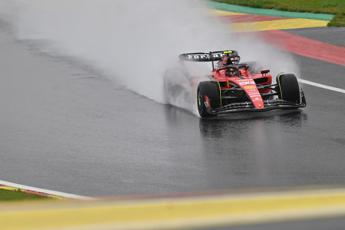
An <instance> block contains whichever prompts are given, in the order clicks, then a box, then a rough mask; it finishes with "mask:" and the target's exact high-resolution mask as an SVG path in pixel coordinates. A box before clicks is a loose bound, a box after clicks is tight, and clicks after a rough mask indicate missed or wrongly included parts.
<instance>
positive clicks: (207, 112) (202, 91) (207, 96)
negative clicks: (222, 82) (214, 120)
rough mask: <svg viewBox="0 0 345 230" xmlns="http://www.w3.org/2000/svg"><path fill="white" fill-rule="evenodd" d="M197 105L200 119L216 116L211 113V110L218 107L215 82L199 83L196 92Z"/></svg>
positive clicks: (218, 97)
mask: <svg viewBox="0 0 345 230" xmlns="http://www.w3.org/2000/svg"><path fill="white" fill-rule="evenodd" d="M205 102H206V103H205ZM207 104H208V107H207V106H206V105H207ZM197 105H198V111H199V114H200V116H201V117H202V118H205V117H213V116H215V115H216V114H215V113H212V110H213V109H216V108H218V107H219V106H220V91H219V87H218V83H217V82H212V81H205V82H200V84H199V86H198V91H197Z"/></svg>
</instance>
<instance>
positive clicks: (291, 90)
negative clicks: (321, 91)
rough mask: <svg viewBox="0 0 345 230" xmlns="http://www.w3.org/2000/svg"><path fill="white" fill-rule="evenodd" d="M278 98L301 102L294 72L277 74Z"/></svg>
mask: <svg viewBox="0 0 345 230" xmlns="http://www.w3.org/2000/svg"><path fill="white" fill-rule="evenodd" d="M277 83H278V87H279V94H278V95H279V98H280V99H282V100H285V101H288V102H292V103H296V104H301V93H300V87H299V84H298V80H297V77H296V76H295V75H294V74H281V75H278V76H277Z"/></svg>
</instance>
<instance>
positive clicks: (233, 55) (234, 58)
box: [221, 51, 241, 66]
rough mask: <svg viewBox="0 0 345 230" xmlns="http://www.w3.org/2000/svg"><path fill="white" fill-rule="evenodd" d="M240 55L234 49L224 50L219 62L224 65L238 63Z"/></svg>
mask: <svg viewBox="0 0 345 230" xmlns="http://www.w3.org/2000/svg"><path fill="white" fill-rule="evenodd" d="M240 59H241V58H240V56H239V55H238V54H237V52H235V51H224V52H223V57H222V59H221V63H222V65H223V66H226V65H231V64H232V65H238V64H239V63H240Z"/></svg>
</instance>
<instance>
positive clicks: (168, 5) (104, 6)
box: [0, 0, 298, 111]
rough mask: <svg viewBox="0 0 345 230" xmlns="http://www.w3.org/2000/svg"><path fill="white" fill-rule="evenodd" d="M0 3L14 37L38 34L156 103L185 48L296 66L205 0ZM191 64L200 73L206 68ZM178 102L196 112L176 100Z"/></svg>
mask: <svg viewBox="0 0 345 230" xmlns="http://www.w3.org/2000/svg"><path fill="white" fill-rule="evenodd" d="M0 8H1V10H0V14H1V16H2V17H3V18H5V19H7V21H9V22H10V24H11V25H12V26H13V31H14V32H15V36H16V37H17V38H18V39H21V40H27V39H30V40H39V41H42V40H43V41H45V42H44V44H45V45H47V44H49V50H47V49H46V46H45V50H44V51H45V52H50V53H52V54H53V55H68V56H72V57H74V58H77V59H78V58H80V60H82V62H84V63H85V64H87V65H90V66H92V67H94V68H95V69H98V70H100V71H102V73H105V74H106V76H108V77H109V78H110V79H112V80H114V82H115V83H116V84H121V85H123V86H124V87H126V88H128V89H129V90H131V91H134V92H136V93H138V94H140V95H143V96H145V97H148V98H150V99H153V100H155V101H157V102H164V93H163V75H164V73H165V71H166V70H167V69H168V68H172V67H174V66H176V63H177V61H178V55H179V54H180V53H183V52H200V51H201V52H207V51H211V50H222V49H235V50H238V51H239V53H240V55H241V57H242V60H243V61H253V60H255V61H258V62H259V64H261V65H262V66H267V67H268V68H271V70H272V72H273V73H274V74H276V73H278V72H284V71H288V72H298V69H297V67H296V65H295V63H294V62H293V60H292V58H291V57H290V56H288V55H287V54H285V53H282V52H280V51H278V50H276V49H275V48H273V47H271V46H270V45H268V44H265V43H264V42H263V41H262V40H260V39H258V38H257V37H256V36H255V35H254V34H252V33H245V34H242V35H238V34H235V33H232V32H231V31H230V27H229V26H228V25H226V24H223V23H222V22H221V21H220V20H219V18H218V17H217V16H215V15H213V14H212V12H211V10H210V9H209V8H208V7H207V2H206V1H200V0H142V1H138V0H97V1H94V0H30V1H27V0H0ZM9 12H11V13H9ZM196 69H197V71H196V74H201V75H206V74H208V73H209V71H210V68H206V67H205V66H203V67H197V68H193V69H192V71H195V70H196ZM175 105H176V106H180V107H184V108H186V109H189V110H191V111H193V108H192V106H191V105H186V104H185V103H183V102H181V101H180V102H177V103H176V104H175ZM188 106H189V108H188Z"/></svg>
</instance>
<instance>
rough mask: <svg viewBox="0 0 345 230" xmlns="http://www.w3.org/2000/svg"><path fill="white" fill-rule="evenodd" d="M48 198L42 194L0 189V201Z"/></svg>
mask: <svg viewBox="0 0 345 230" xmlns="http://www.w3.org/2000/svg"><path fill="white" fill-rule="evenodd" d="M41 199H49V198H47V197H44V196H40V195H36V194H31V193H25V192H21V191H13V190H5V189H0V202H10V201H24V200H25V201H28V200H41Z"/></svg>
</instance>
